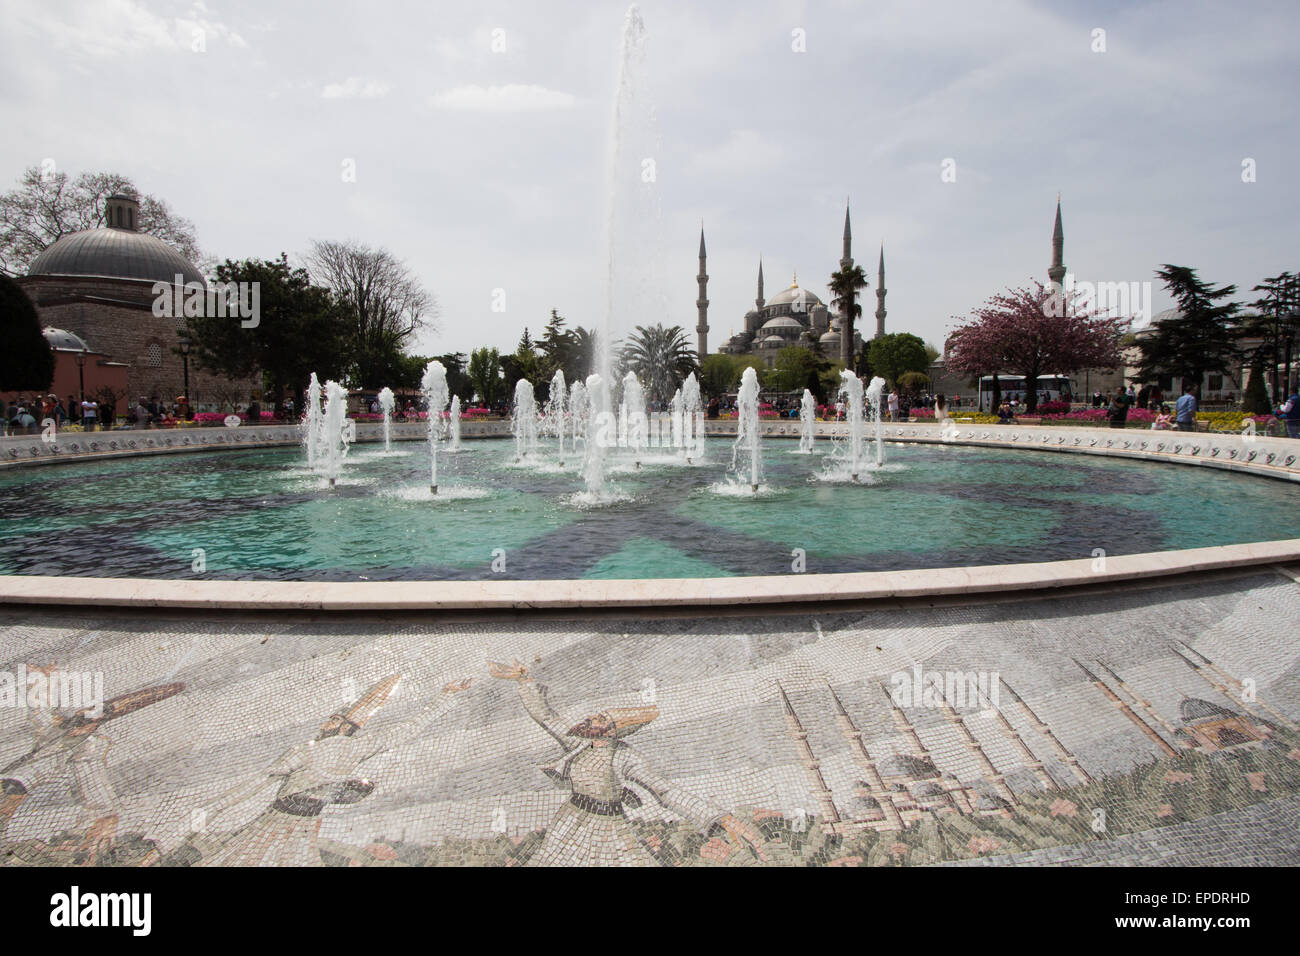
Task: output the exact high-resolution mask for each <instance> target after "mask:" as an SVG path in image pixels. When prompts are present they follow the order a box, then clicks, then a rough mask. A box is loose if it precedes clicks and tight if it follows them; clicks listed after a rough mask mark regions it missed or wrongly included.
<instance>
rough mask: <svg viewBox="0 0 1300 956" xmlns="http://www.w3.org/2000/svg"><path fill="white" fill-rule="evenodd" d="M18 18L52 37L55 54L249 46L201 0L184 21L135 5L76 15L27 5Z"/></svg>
mask: <svg viewBox="0 0 1300 956" xmlns="http://www.w3.org/2000/svg"><path fill="white" fill-rule="evenodd" d="M15 13H16V15H17V19H18V20H19V21H24V20H25V21H26V23H27V24H28V25H29V26H31V27H34V28H36V29H37V30H39V31H42V32H44V33H45V34H47V35H48V37H49V39H50V40H51V42H52V44H53V46H54V48H55V49H58V50H75V51H77V52H79V53H83V54H88V55H90V56H116V55H119V54H123V53H134V52H140V51H144V50H169V51H177V52H191V51H194V50H195V45H196V43H201V45H203V46H206V45H208V44H211V43H213V42H224V43H226V44H228V45H229V46H233V47H240V48H246V47H247V46H248V43H247V42H246V41H245V40H244V38H243V37H242V36H240V35H239V34H238V33H237V32H235V31H234V30H233V29H231V28H230V27H228V26H226V25H225V24H224V23H222V22H221V21H219V20H215V19H212V11H210V10H209V9H208V8H207V6H206V5H205V4H203V3H202V2H201V0H200V2H196V3H194V4H192V5H191V6H190V8H189V11H188V13H186V14H185V15H184V16H177V17H168V16H160V15H158V14H156V13H153V12H152V11H150V10H148V9H146V7H145V6H144V5H143V4H141V3H138V2H136V0H94V2H89V3H82V4H79V5H78V6H77V8H76V9H75V10H72V11H69V10H61V11H56V10H54V9H53V8H51V7H49V6H45V5H38V6H27V7H25V8H24V7H19V8H17V9H16V10H15ZM200 38H201V39H200Z"/></svg>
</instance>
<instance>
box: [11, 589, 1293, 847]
mask: <svg viewBox="0 0 1300 956" xmlns="http://www.w3.org/2000/svg"><path fill="white" fill-rule="evenodd" d="M1296 620H1300V585H1298V584H1297V583H1296V582H1295V581H1294V580H1292V579H1291V578H1288V577H1285V576H1282V575H1280V574H1274V573H1271V572H1267V573H1266V572H1261V573H1259V574H1255V575H1252V576H1250V577H1245V578H1238V579H1234V580H1228V581H1224V580H1219V581H1201V582H1200V583H1196V584H1190V585H1187V584H1179V585H1175V586H1168V585H1166V586H1163V587H1160V588H1149V589H1143V590H1140V591H1139V590H1133V591H1119V592H1115V593H1111V594H1106V595H1096V596H1090V597H1086V598H1075V599H1072V600H1070V601H1068V602H1063V601H1060V600H1035V601H1028V602H1023V603H1002V604H992V605H982V606H973V605H972V606H962V607H936V608H930V609H924V608H918V609H896V608H895V609H882V610H872V611H869V612H864V611H859V612H851V613H836V614H826V615H822V616H788V617H763V616H754V617H748V618H747V617H732V618H714V619H710V618H694V619H691V618H670V619H647V620H622V621H618V620H607V621H600V622H590V621H588V622H564V621H558V620H549V619H548V620H545V621H534V622H527V621H524V622H520V621H512V622H504V623H490V622H489V623H478V624H450V623H445V624H444V623H435V622H426V621H420V620H413V619H402V620H401V621H394V622H391V623H389V622H376V623H365V622H357V621H340V620H334V621H330V620H325V621H322V622H318V623H303V622H295V621H279V622H276V621H270V620H268V621H266V622H256V623H250V622H238V623H233V622H231V623H227V622H219V621H204V620H201V619H197V618H192V619H185V620H161V619H152V618H147V617H141V618H140V619H138V620H133V619H129V618H120V619H114V620H112V621H107V622H100V623H98V624H93V625H92V624H89V623H88V622H87V620H86V619H85V618H80V617H77V616H74V615H72V614H69V613H66V612H59V613H46V612H37V613H33V612H31V611H24V612H21V613H18V612H5V613H4V614H3V615H0V781H2V783H0V787H2V788H3V792H0V859H2V860H3V861H4V863H5V864H7V865H52V864H54V865H57V864H69V863H76V864H86V865H105V866H108V865H154V864H173V865H187V866H188V865H194V866H211V865H217V866H220V865H245V864H288V865H328V866H344V865H377V866H378V865H442V864H483V865H493V866H516V865H555V864H559V865H564V864H577V865H651V864H657V865H738V866H749V865H763V864H769V865H831V864H834V865H923V864H929V863H943V862H981V863H1044V864H1051V863H1060V864H1089V863H1098V864H1151V863H1157V862H1178V863H1180V864H1196V863H1202V864H1203V865H1218V864H1221V863H1225V862H1245V863H1250V862H1255V861H1275V862H1276V861H1284V862H1292V863H1294V862H1297V858H1298V857H1300V850H1298V849H1297V838H1296V837H1295V834H1296V832H1297V831H1298V830H1300V827H1297V823H1300V732H1298V731H1297V727H1296V721H1297V719H1300V679H1298V678H1300V634H1297V633H1296V629H1295V627H1294V622H1295V621H1296ZM36 673H40V674H42V675H47V676H48V679H49V680H52V681H56V680H58V679H59V677H60V675H62V676H63V678H64V679H65V680H66V679H67V678H69V677H71V676H77V677H78V678H81V677H83V676H84V677H85V678H86V680H87V681H89V683H88V684H86V685H85V687H86V688H91V687H92V686H97V687H100V688H101V693H100V694H99V695H98V697H95V696H94V695H93V694H91V693H90V691H89V689H88V690H87V697H86V698H85V699H82V700H79V701H72V702H69V701H68V700H66V699H65V700H61V701H58V702H57V703H59V704H60V706H58V707H51V706H27V707H23V706H18V701H17V700H16V696H15V688H14V683H15V681H16V680H17V679H18V678H19V677H20V676H22V675H24V674H26V675H32V674H36ZM3 675H7V677H8V684H7V685H6V683H5V676H3ZM931 676H937V677H938V688H939V689H938V690H935V689H934V688H933V687H931V686H930V685H929V684H927V681H928V679H929V677H931ZM24 679H25V680H26V678H24ZM96 682H98V683H96ZM6 686H7V687H8V697H7V698H6V696H5V694H6ZM24 686H27V685H26V684H24ZM51 686H53V684H51ZM69 686H70V685H69ZM65 689H67V688H65ZM96 702H98V703H102V705H103V709H102V712H100V711H99V709H98V708H97V707H96V706H94V705H95V703H96ZM29 703H30V701H29ZM37 703H38V704H40V703H42V702H40V701H37Z"/></svg>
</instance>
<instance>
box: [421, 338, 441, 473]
mask: <svg viewBox="0 0 1300 956" xmlns="http://www.w3.org/2000/svg"><path fill="white" fill-rule="evenodd" d="M420 394H421V395H422V396H423V397H424V403H425V406H426V408H427V409H428V411H427V412H426V413H425V433H426V434H427V436H428V439H429V492H430V493H431V494H435V495H436V494H437V493H438V441H439V440H440V439H441V438H442V430H443V421H442V410H443V409H444V408H446V407H447V369H446V368H445V367H444V366H443V364H442V363H441V362H439V361H437V360H435V361H432V362H430V363H429V364H428V365H426V366H425V367H424V375H423V377H422V378H421V379H420Z"/></svg>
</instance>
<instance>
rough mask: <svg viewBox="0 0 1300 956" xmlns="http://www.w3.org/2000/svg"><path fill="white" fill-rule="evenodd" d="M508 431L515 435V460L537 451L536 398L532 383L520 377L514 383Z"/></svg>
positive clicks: (520, 459)
mask: <svg viewBox="0 0 1300 956" xmlns="http://www.w3.org/2000/svg"><path fill="white" fill-rule="evenodd" d="M510 431H511V433H512V434H513V435H514V436H515V461H522V460H523V458H524V456H525V455H531V454H533V453H534V452H536V451H537V398H536V397H535V396H534V395H533V383H532V382H530V381H528V379H526V378H521V379H520V380H519V381H518V382H516V383H515V412H514V417H513V418H512V419H511V421H510Z"/></svg>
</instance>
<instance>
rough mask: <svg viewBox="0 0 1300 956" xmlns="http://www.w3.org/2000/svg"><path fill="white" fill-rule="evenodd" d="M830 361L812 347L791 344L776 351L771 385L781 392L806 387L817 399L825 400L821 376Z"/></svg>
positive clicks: (826, 370) (829, 365)
mask: <svg viewBox="0 0 1300 956" xmlns="http://www.w3.org/2000/svg"><path fill="white" fill-rule="evenodd" d="M830 367H831V363H830V362H828V361H826V360H825V359H824V358H822V357H821V355H820V354H818V353H817V352H814V351H813V350H812V349H806V348H804V347H803V346H800V345H791V346H787V347H786V348H783V349H781V351H779V352H777V353H776V360H775V361H774V362H773V364H772V373H773V374H772V376H771V383H772V387H773V388H776V389H779V390H780V391H783V392H790V391H794V390H796V389H804V388H806V389H808V391H810V392H812V393H813V396H814V397H815V398H816V399H817V400H818V401H825V398H826V392H825V391H824V386H823V378H822V377H823V376H824V375H825V373H826V372H828V371H829V370H830Z"/></svg>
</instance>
